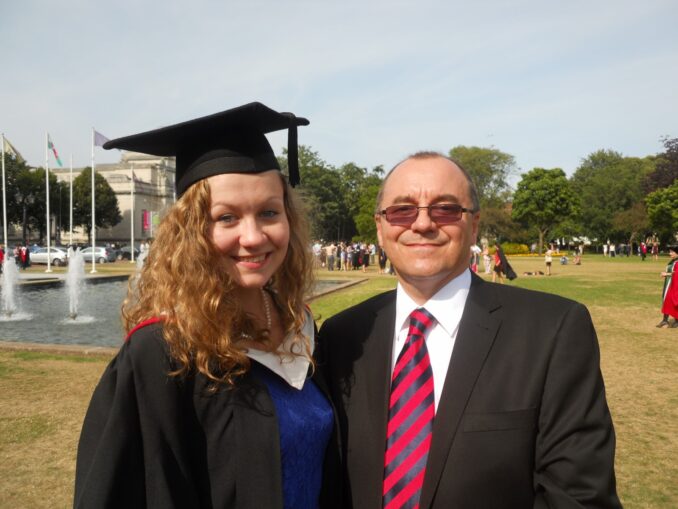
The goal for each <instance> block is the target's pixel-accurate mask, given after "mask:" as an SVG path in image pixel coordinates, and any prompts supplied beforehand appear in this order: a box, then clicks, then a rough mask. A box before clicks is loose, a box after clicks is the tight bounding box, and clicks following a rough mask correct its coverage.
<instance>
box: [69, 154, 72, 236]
mask: <svg viewBox="0 0 678 509" xmlns="http://www.w3.org/2000/svg"><path fill="white" fill-rule="evenodd" d="M69 210H70V211H71V212H70V215H69V218H70V219H69V223H68V224H69V225H70V229H69V232H68V245H69V246H70V247H73V154H71V197H70V206H69Z"/></svg>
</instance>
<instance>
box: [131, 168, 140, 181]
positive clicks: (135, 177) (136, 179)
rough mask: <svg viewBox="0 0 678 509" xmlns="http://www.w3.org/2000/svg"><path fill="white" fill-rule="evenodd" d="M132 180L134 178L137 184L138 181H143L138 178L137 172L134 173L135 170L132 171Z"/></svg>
mask: <svg viewBox="0 0 678 509" xmlns="http://www.w3.org/2000/svg"><path fill="white" fill-rule="evenodd" d="M132 180H134V182H135V183H136V184H138V183H140V182H141V180H139V179H138V178H137V175H136V173H134V171H132Z"/></svg>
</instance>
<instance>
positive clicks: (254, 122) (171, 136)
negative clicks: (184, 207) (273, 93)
mask: <svg viewBox="0 0 678 509" xmlns="http://www.w3.org/2000/svg"><path fill="white" fill-rule="evenodd" d="M308 124H309V121H308V120H307V119H305V118H302V117H296V116H295V115H294V114H292V113H279V112H277V111H274V110H272V109H271V108H269V107H267V106H264V105H263V104H261V103H258V102H253V103H249V104H245V105H243V106H238V107H237V108H232V109H230V110H226V111H222V112H221V113H215V114H214V115H208V116H206V117H201V118H196V119H193V120H189V121H187V122H181V123H179V124H174V125H171V126H167V127H161V128H160V129H155V130H153V131H147V132H144V133H139V134H133V135H131V136H125V137H123V138H117V139H115V140H111V141H108V142H106V143H105V144H104V148H105V149H112V148H117V149H122V150H131V151H134V152H142V153H144V154H152V155H156V156H168V157H169V156H175V157H176V172H177V173H176V189H177V195H178V196H179V195H181V194H183V193H184V192H185V191H186V189H188V188H189V186H190V185H191V184H194V183H195V182H197V181H199V180H202V179H204V178H207V177H211V176H212V175H219V174H221V173H261V172H263V171H268V170H280V165H279V164H278V160H277V159H276V157H275V154H274V153H273V149H272V148H271V145H270V144H269V143H268V140H267V139H266V136H264V135H265V134H266V133H270V132H274V131H280V130H282V129H288V137H287V160H288V167H289V181H290V184H291V185H292V186H296V185H297V184H299V181H300V179H299V156H298V152H299V150H298V147H297V126H300V125H308Z"/></svg>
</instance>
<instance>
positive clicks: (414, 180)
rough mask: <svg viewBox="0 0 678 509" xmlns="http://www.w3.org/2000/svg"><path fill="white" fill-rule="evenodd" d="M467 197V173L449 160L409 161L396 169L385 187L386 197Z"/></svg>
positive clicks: (435, 158) (427, 159) (433, 158)
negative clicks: (426, 195)
mask: <svg viewBox="0 0 678 509" xmlns="http://www.w3.org/2000/svg"><path fill="white" fill-rule="evenodd" d="M422 192H424V193H426V194H429V195H453V196H465V195H466V194H468V181H467V180H466V178H465V177H464V174H463V172H462V171H461V170H460V169H459V167H457V165H456V164H454V163H453V162H452V161H450V160H449V159H445V158H443V157H430V158H425V159H408V160H406V161H403V162H402V163H400V164H399V165H398V166H396V167H395V168H394V169H393V171H392V172H391V174H390V175H389V176H388V178H387V180H386V183H385V184H384V195H385V196H386V195H390V196H393V195H398V196H412V195H415V194H416V195H419V194H421V193H422Z"/></svg>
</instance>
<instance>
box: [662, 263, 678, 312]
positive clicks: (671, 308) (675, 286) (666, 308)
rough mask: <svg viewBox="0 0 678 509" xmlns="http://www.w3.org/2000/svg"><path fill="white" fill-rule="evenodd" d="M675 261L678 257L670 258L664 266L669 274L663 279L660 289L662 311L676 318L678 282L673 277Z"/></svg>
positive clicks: (677, 310)
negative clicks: (662, 285) (662, 287)
mask: <svg viewBox="0 0 678 509" xmlns="http://www.w3.org/2000/svg"><path fill="white" fill-rule="evenodd" d="M677 261H678V259H676V260H671V261H670V262H669V264H668V265H667V266H666V272H668V273H669V275H668V276H667V277H666V278H665V279H664V289H663V291H662V313H663V314H665V315H671V316H672V317H674V318H678V283H677V282H676V278H675V277H674V275H675V268H676V262H677Z"/></svg>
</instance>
